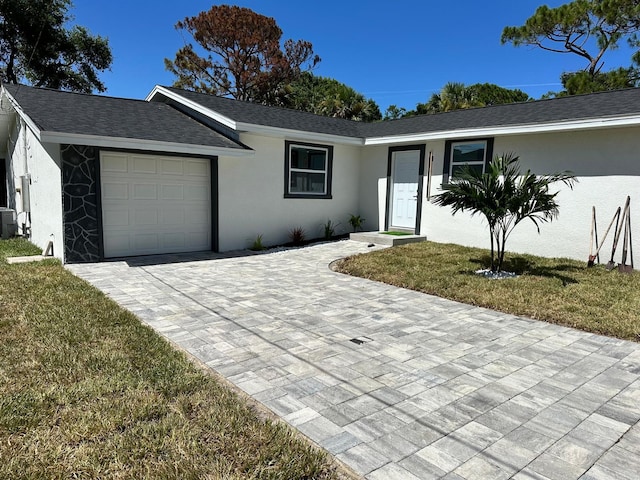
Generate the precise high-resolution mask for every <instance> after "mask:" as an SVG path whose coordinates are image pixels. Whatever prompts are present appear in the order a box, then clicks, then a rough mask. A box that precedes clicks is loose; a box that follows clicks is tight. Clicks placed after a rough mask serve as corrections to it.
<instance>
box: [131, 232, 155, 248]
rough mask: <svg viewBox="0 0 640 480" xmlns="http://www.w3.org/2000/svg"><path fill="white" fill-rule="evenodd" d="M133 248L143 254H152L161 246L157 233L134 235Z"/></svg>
mask: <svg viewBox="0 0 640 480" xmlns="http://www.w3.org/2000/svg"><path fill="white" fill-rule="evenodd" d="M133 246H134V248H135V249H136V250H140V251H142V252H152V251H154V250H157V249H158V247H159V246H160V242H159V241H158V234H157V233H136V234H135V235H133Z"/></svg>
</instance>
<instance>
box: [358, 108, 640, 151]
mask: <svg viewBox="0 0 640 480" xmlns="http://www.w3.org/2000/svg"><path fill="white" fill-rule="evenodd" d="M638 125H640V115H628V116H623V117H608V118H590V119H583V120H569V121H563V122H549V123H534V124H521V125H508V126H492V127H480V128H460V129H453V130H442V131H437V132H424V133H420V132H418V133H408V134H399V135H386V136H380V137H367V138H365V140H364V145H387V144H392V143H411V142H421V141H428V140H445V139H449V138H474V137H486V136H496V137H497V136H506V135H529V134H534V133H553V132H566V131H577V130H591V129H597V128H615V127H629V126H638Z"/></svg>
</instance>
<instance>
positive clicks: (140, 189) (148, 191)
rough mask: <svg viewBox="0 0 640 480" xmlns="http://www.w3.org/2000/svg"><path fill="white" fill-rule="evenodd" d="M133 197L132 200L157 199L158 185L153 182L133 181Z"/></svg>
mask: <svg viewBox="0 0 640 480" xmlns="http://www.w3.org/2000/svg"><path fill="white" fill-rule="evenodd" d="M133 199H134V200H157V199H158V186H157V185H156V184H155V183H134V184H133Z"/></svg>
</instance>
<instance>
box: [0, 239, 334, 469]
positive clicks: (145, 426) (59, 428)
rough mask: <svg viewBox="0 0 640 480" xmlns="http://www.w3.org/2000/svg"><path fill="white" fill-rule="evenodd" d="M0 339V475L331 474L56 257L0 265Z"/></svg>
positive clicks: (326, 462) (321, 459) (1, 252)
mask: <svg viewBox="0 0 640 480" xmlns="http://www.w3.org/2000/svg"><path fill="white" fill-rule="evenodd" d="M16 248H18V249H24V250H28V246H24V245H22V246H18V247H16V245H14V244H13V243H5V242H4V241H0V259H1V258H3V257H4V256H5V254H6V253H5V252H7V251H8V250H11V251H14V250H15V249H16ZM0 339H1V341H0V478H11V479H21V478H48V479H62V478H65V479H67V478H136V479H138V478H149V479H162V478H185V479H189V478H211V479H213V478H216V479H218V478H225V479H233V478H243V479H244V478H255V479H259V478H260V479H262V478H268V479H293V478H296V479H298V478H299V479H303V478H304V479H333V478H337V477H338V473H337V471H336V468H335V466H334V465H333V464H332V463H331V461H330V459H328V458H327V456H326V455H325V454H324V453H323V452H321V451H319V450H318V449H316V448H313V447H311V446H310V445H309V444H308V443H307V442H306V441H303V440H301V439H300V437H298V436H297V435H296V434H295V433H294V432H293V431H292V430H291V429H290V428H288V427H286V426H284V425H283V424H281V423H279V422H271V421H268V420H264V419H261V418H259V416H258V415H257V414H256V411H254V410H253V409H252V408H251V407H250V406H249V405H248V404H247V403H246V402H244V401H243V400H242V399H240V398H239V397H238V396H237V395H236V394H235V393H233V392H232V391H231V390H229V389H228V388H226V387H225V386H223V385H221V384H220V383H218V382H217V381H216V380H215V379H214V378H212V377H211V376H208V375H206V374H204V373H202V372H201V371H200V370H198V369H197V368H196V367H195V366H194V365H193V364H191V363H190V362H189V361H188V360H187V359H186V358H185V356H184V355H183V354H181V353H179V352H176V351H175V350H174V349H173V348H172V347H171V346H170V345H169V344H168V343H167V342H165V341H164V340H163V339H161V338H160V337H159V336H158V335H156V334H155V333H154V332H153V331H152V330H151V329H149V328H147V327H145V326H143V325H142V324H141V323H140V322H139V321H138V320H137V319H136V318H135V317H134V316H133V315H131V314H129V313H128V312H126V311H124V310H122V309H121V308H119V307H118V306H117V305H116V304H115V303H114V302H112V301H111V300H109V299H108V298H106V297H105V296H104V295H103V294H102V293H100V292H99V291H98V290H96V289H95V288H93V287H91V286H89V285H88V284H87V283H85V282H84V281H82V280H80V279H78V278H76V277H75V276H73V275H72V274H71V273H69V272H68V271H66V270H65V269H64V268H63V267H62V266H61V265H60V263H59V262H57V261H55V260H46V261H44V262H40V263H37V264H23V265H6V264H0Z"/></svg>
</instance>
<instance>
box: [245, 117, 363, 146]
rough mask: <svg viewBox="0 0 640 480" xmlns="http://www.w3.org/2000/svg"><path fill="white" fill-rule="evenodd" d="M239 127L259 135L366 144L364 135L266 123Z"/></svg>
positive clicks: (346, 143)
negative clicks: (313, 130)
mask: <svg viewBox="0 0 640 480" xmlns="http://www.w3.org/2000/svg"><path fill="white" fill-rule="evenodd" d="M237 129H238V131H239V132H243V133H255V134H258V135H265V136H269V137H285V138H296V139H298V140H307V141H312V142H334V143H340V144H345V145H356V146H362V145H364V138H362V137H348V136H344V135H333V134H330V133H319V132H309V131H305V130H296V129H292V128H281V127H269V126H266V125H257V124H254V123H237Z"/></svg>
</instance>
